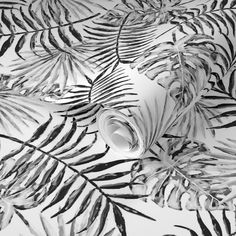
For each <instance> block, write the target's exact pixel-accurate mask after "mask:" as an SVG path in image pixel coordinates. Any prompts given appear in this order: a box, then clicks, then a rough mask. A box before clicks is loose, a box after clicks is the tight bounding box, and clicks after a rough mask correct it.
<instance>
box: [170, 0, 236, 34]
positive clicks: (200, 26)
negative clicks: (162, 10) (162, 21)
mask: <svg viewBox="0 0 236 236" xmlns="http://www.w3.org/2000/svg"><path fill="white" fill-rule="evenodd" d="M199 6H200V7H197V8H196V7H192V8H188V9H187V10H186V11H185V12H184V13H182V14H178V12H177V13H175V12H174V13H173V14H172V16H173V18H172V19H171V21H170V22H171V23H172V24H175V25H176V26H177V28H178V30H179V31H181V32H182V33H184V34H189V30H190V31H191V32H192V33H196V34H207V32H209V33H210V34H211V35H214V34H216V33H217V32H220V33H225V34H227V35H229V34H230V32H233V34H235V26H236V25H235V18H236V12H235V10H236V5H235V3H234V2H232V3H231V1H219V2H217V1H215V0H211V1H208V3H202V4H199Z"/></svg>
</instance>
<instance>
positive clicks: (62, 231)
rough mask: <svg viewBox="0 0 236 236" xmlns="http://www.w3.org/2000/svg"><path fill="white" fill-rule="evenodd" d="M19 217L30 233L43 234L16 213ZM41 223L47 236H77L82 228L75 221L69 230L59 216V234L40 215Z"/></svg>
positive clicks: (110, 232) (37, 235) (109, 232)
mask: <svg viewBox="0 0 236 236" xmlns="http://www.w3.org/2000/svg"><path fill="white" fill-rule="evenodd" d="M16 213H17V215H18V216H19V217H20V219H21V220H22V221H23V223H24V224H25V225H26V226H27V228H28V229H29V231H30V233H31V234H32V235H33V236H39V235H41V234H39V232H38V231H37V230H36V229H34V228H33V227H32V226H31V224H30V222H29V221H28V220H26V219H25V217H24V216H23V215H22V214H21V213H20V212H19V211H16ZM40 222H41V224H42V227H43V229H44V232H45V234H44V235H47V236H69V235H70V236H76V234H77V233H78V229H77V228H79V227H80V225H79V224H78V222H76V221H73V223H72V224H71V225H70V227H69V229H67V227H66V225H65V221H64V218H63V216H62V215H58V216H57V229H58V232H57V233H56V232H55V231H54V230H53V226H52V224H51V223H50V221H48V219H46V217H44V216H43V215H42V214H40ZM113 231H114V228H113V229H111V230H109V231H108V232H107V234H105V235H109V236H110V235H112V232H113Z"/></svg>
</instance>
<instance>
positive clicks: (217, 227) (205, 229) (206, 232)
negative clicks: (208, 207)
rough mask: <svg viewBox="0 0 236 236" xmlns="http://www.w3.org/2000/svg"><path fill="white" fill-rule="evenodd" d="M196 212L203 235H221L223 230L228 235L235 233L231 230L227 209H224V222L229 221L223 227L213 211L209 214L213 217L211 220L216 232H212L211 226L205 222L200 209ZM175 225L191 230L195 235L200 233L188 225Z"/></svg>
mask: <svg viewBox="0 0 236 236" xmlns="http://www.w3.org/2000/svg"><path fill="white" fill-rule="evenodd" d="M196 214H197V221H198V225H199V226H200V228H201V231H202V234H201V235H203V236H208V235H217V236H220V235H223V232H226V233H227V235H233V234H232V233H231V230H230V225H231V223H230V220H229V219H228V217H227V216H226V211H225V210H223V211H222V218H223V221H224V222H225V221H227V225H225V227H222V226H221V225H220V224H219V222H218V220H217V219H216V218H215V217H214V215H213V214H212V213H211V212H208V214H209V216H210V218H211V222H212V225H213V229H214V233H215V234H212V233H211V230H210V228H209V227H208V226H206V225H205V224H204V221H203V217H201V215H200V213H199V212H198V211H196ZM175 227H177V228H181V229H185V230H188V231H189V232H190V234H191V235H193V236H198V235H200V234H198V233H197V232H195V231H194V230H193V229H191V228H189V227H186V226H182V225H175Z"/></svg>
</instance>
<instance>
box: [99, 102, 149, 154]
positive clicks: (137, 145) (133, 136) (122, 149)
mask: <svg viewBox="0 0 236 236" xmlns="http://www.w3.org/2000/svg"><path fill="white" fill-rule="evenodd" d="M97 124H98V130H99V132H100V134H101V136H102V138H103V139H104V141H105V142H106V143H107V145H108V146H110V148H111V149H112V150H113V151H114V152H116V153H118V154H120V155H123V156H125V157H136V158H137V157H140V156H142V155H143V154H144V153H145V151H146V147H145V143H144V141H143V134H142V131H141V129H140V128H139V127H138V126H137V124H135V122H134V120H133V119H132V117H129V116H127V115H126V114H124V113H122V112H120V111H118V110H115V109H113V108H110V107H105V108H103V109H101V110H100V111H99V112H98V114H97Z"/></svg>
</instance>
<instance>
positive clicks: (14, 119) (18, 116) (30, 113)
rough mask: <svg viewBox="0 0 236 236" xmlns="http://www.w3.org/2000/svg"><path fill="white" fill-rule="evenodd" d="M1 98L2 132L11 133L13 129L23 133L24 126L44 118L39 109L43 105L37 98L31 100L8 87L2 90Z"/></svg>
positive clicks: (0, 117) (0, 120)
mask: <svg viewBox="0 0 236 236" xmlns="http://www.w3.org/2000/svg"><path fill="white" fill-rule="evenodd" d="M0 100H1V105H0V127H1V128H0V129H1V132H2V133H8V134H10V133H11V132H13V130H15V131H17V132H20V133H22V127H29V125H30V124H37V123H39V119H40V118H42V115H41V113H39V112H38V111H37V109H38V108H40V107H42V105H40V104H39V102H37V101H36V100H33V99H32V100H31V101H30V100H28V99H27V98H25V97H24V96H22V95H21V94H17V93H15V92H12V91H10V90H9V89H6V88H5V89H2V90H1V91H0ZM32 106H33V107H32Z"/></svg>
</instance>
